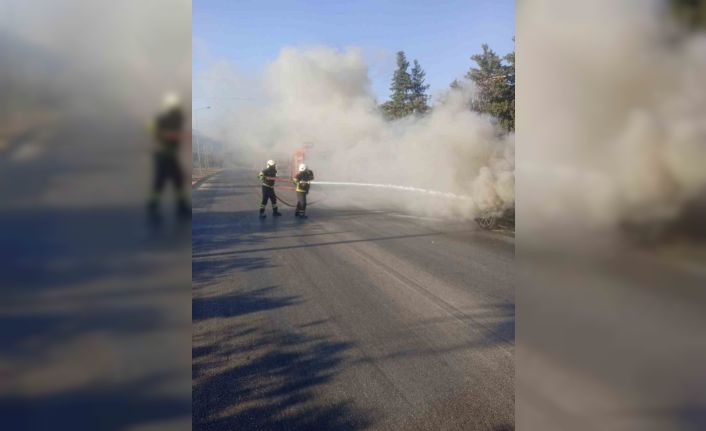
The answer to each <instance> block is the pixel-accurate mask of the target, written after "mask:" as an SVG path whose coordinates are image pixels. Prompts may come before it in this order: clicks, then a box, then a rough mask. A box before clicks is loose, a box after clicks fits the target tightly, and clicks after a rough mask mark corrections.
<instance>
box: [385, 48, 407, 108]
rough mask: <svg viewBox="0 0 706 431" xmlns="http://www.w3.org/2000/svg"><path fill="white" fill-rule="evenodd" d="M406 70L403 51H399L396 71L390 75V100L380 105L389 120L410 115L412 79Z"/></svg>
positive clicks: (405, 59)
mask: <svg viewBox="0 0 706 431" xmlns="http://www.w3.org/2000/svg"><path fill="white" fill-rule="evenodd" d="M408 68H409V62H408V61H407V57H406V56H405V54H404V51H399V52H398V53H397V70H395V73H394V74H393V75H392V83H391V84H390V91H392V95H391V96H390V100H388V101H387V102H385V103H384V104H383V105H382V109H383V111H384V112H385V115H386V116H387V117H388V118H390V119H397V118H402V117H405V116H407V115H409V114H411V113H412V107H411V105H410V103H409V98H410V93H411V91H412V77H411V76H410V74H409V72H407V69H408Z"/></svg>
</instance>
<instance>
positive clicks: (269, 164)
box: [267, 160, 277, 168]
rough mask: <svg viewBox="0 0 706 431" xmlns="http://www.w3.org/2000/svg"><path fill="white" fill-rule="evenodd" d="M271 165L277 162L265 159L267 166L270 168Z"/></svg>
mask: <svg viewBox="0 0 706 431" xmlns="http://www.w3.org/2000/svg"><path fill="white" fill-rule="evenodd" d="M272 166H277V163H275V161H274V160H268V161H267V167H268V168H271V167H272Z"/></svg>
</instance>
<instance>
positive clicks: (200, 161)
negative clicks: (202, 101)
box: [192, 106, 211, 175]
mask: <svg viewBox="0 0 706 431" xmlns="http://www.w3.org/2000/svg"><path fill="white" fill-rule="evenodd" d="M204 109H211V107H210V106H202V107H201V108H196V109H194V125H195V126H196V130H199V117H198V115H196V113H197V112H198V111H201V110H204ZM192 132H193V131H192ZM199 132H200V131H199ZM192 134H193V133H192ZM196 156H197V158H198V161H199V175H203V163H202V158H201V142H200V141H199V135H196Z"/></svg>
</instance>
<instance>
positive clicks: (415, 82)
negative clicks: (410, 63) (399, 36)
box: [410, 60, 429, 114]
mask: <svg viewBox="0 0 706 431" xmlns="http://www.w3.org/2000/svg"><path fill="white" fill-rule="evenodd" d="M425 76H426V72H424V70H423V69H422V66H420V65H419V62H418V61H417V60H414V67H412V76H411V79H412V92H411V95H410V105H411V107H412V111H413V112H416V113H419V114H424V113H425V112H427V111H428V110H429V105H427V101H428V100H429V96H427V93H426V92H427V90H428V89H429V85H428V84H425V83H424V78H425Z"/></svg>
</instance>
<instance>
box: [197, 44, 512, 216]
mask: <svg viewBox="0 0 706 431" xmlns="http://www.w3.org/2000/svg"><path fill="white" fill-rule="evenodd" d="M459 72H463V71H459ZM212 73H213V74H212V75H211V76H212V77H213V76H217V77H218V79H212V80H208V81H206V82H207V83H208V85H207V86H206V88H205V89H206V94H208V95H209V96H211V97H213V98H214V99H216V100H217V99H218V98H219V97H221V98H223V97H224V95H227V96H232V97H234V98H235V97H237V94H233V91H234V89H238V88H242V87H244V85H243V84H242V83H243V82H248V83H252V79H248V78H246V77H244V76H242V74H239V73H237V72H235V69H234V68H233V67H227V66H225V65H224V64H223V63H220V64H216V65H214V66H213V68H212ZM259 83H260V86H261V87H260V91H259V92H258V94H259V100H258V102H257V103H249V104H247V106H242V105H241V106H239V107H234V108H229V109H228V110H227V113H223V114H221V116H220V117H218V118H217V119H216V121H214V122H212V123H211V126H210V127H208V129H207V130H204V132H205V133H206V134H209V135H211V136H212V137H214V138H216V139H219V140H222V141H224V142H225V143H226V144H227V145H228V146H229V147H230V148H231V149H232V150H234V154H236V158H237V159H238V161H239V162H244V163H246V164H247V165H248V166H249V167H252V168H260V165H262V164H263V163H264V161H265V160H267V159H269V158H277V160H278V161H279V162H280V171H281V172H282V171H284V172H287V169H286V164H287V161H288V160H289V158H290V157H291V155H292V154H293V153H294V151H295V150H297V149H298V148H301V147H303V146H308V147H309V148H308V150H307V163H308V164H309V165H310V167H311V168H312V169H313V170H314V172H315V175H316V179H317V180H322V181H339V182H346V181H349V182H362V183H378V184H391V185H399V186H406V187H415V188H421V189H426V190H433V191H439V192H443V193H452V194H455V195H459V196H463V197H464V198H462V199H452V198H448V197H439V196H438V195H436V196H427V195H425V194H423V193H416V192H413V191H400V190H392V189H390V190H384V189H382V190H381V189H372V188H371V189H364V190H363V189H361V188H356V190H353V189H345V188H336V189H335V192H332V191H331V189H330V188H329V189H326V186H324V185H320V186H317V187H315V188H314V189H315V190H314V191H313V192H312V195H313V198H314V199H315V198H316V193H317V192H318V191H323V192H325V195H326V199H327V203H329V204H336V203H341V204H343V203H345V202H351V201H355V202H358V203H363V204H365V205H371V206H375V207H379V208H386V207H389V206H396V207H400V206H402V207H404V208H405V209H406V210H412V211H415V212H419V213H424V214H427V215H435V216H448V215H456V216H463V217H469V218H470V217H473V216H474V215H476V214H478V212H479V211H484V212H485V211H491V212H492V211H494V212H498V211H501V210H502V209H504V208H507V207H511V206H512V205H513V204H514V194H515V193H514V136H513V135H505V134H502V133H500V132H499V130H498V128H497V127H496V126H495V125H494V124H493V121H492V119H490V118H488V117H484V116H480V115H478V114H476V113H474V112H472V111H470V109H469V108H468V102H469V100H470V98H471V97H472V96H473V92H474V89H473V86H472V84H471V83H470V82H464V83H463V85H462V86H461V88H460V89H459V90H453V91H449V92H448V93H446V94H443V95H441V96H442V97H438V100H439V101H438V102H437V103H436V104H435V105H434V106H433V109H432V111H431V113H430V114H428V115H425V116H410V117H407V118H403V119H400V120H397V121H392V122H390V121H386V120H385V119H384V118H383V116H382V114H381V112H380V111H379V110H378V107H377V106H378V103H379V102H380V101H378V100H376V99H375V97H374V95H373V93H372V91H371V85H370V79H369V74H368V66H367V64H366V63H365V61H364V58H363V55H362V53H361V51H360V50H358V49H355V48H352V49H347V50H345V51H338V50H334V49H331V48H327V47H319V48H310V49H296V48H285V49H283V50H282V51H281V52H280V54H279V56H278V57H277V59H276V60H275V61H274V62H272V63H271V64H270V65H269V66H268V67H267V69H266V71H265V73H264V74H263V77H262V79H260V80H259ZM247 91H248V93H247V94H248V96H250V97H252V95H253V89H252V87H250V88H249V89H248V90H247ZM222 100H223V99H222ZM221 112H223V110H221Z"/></svg>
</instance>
